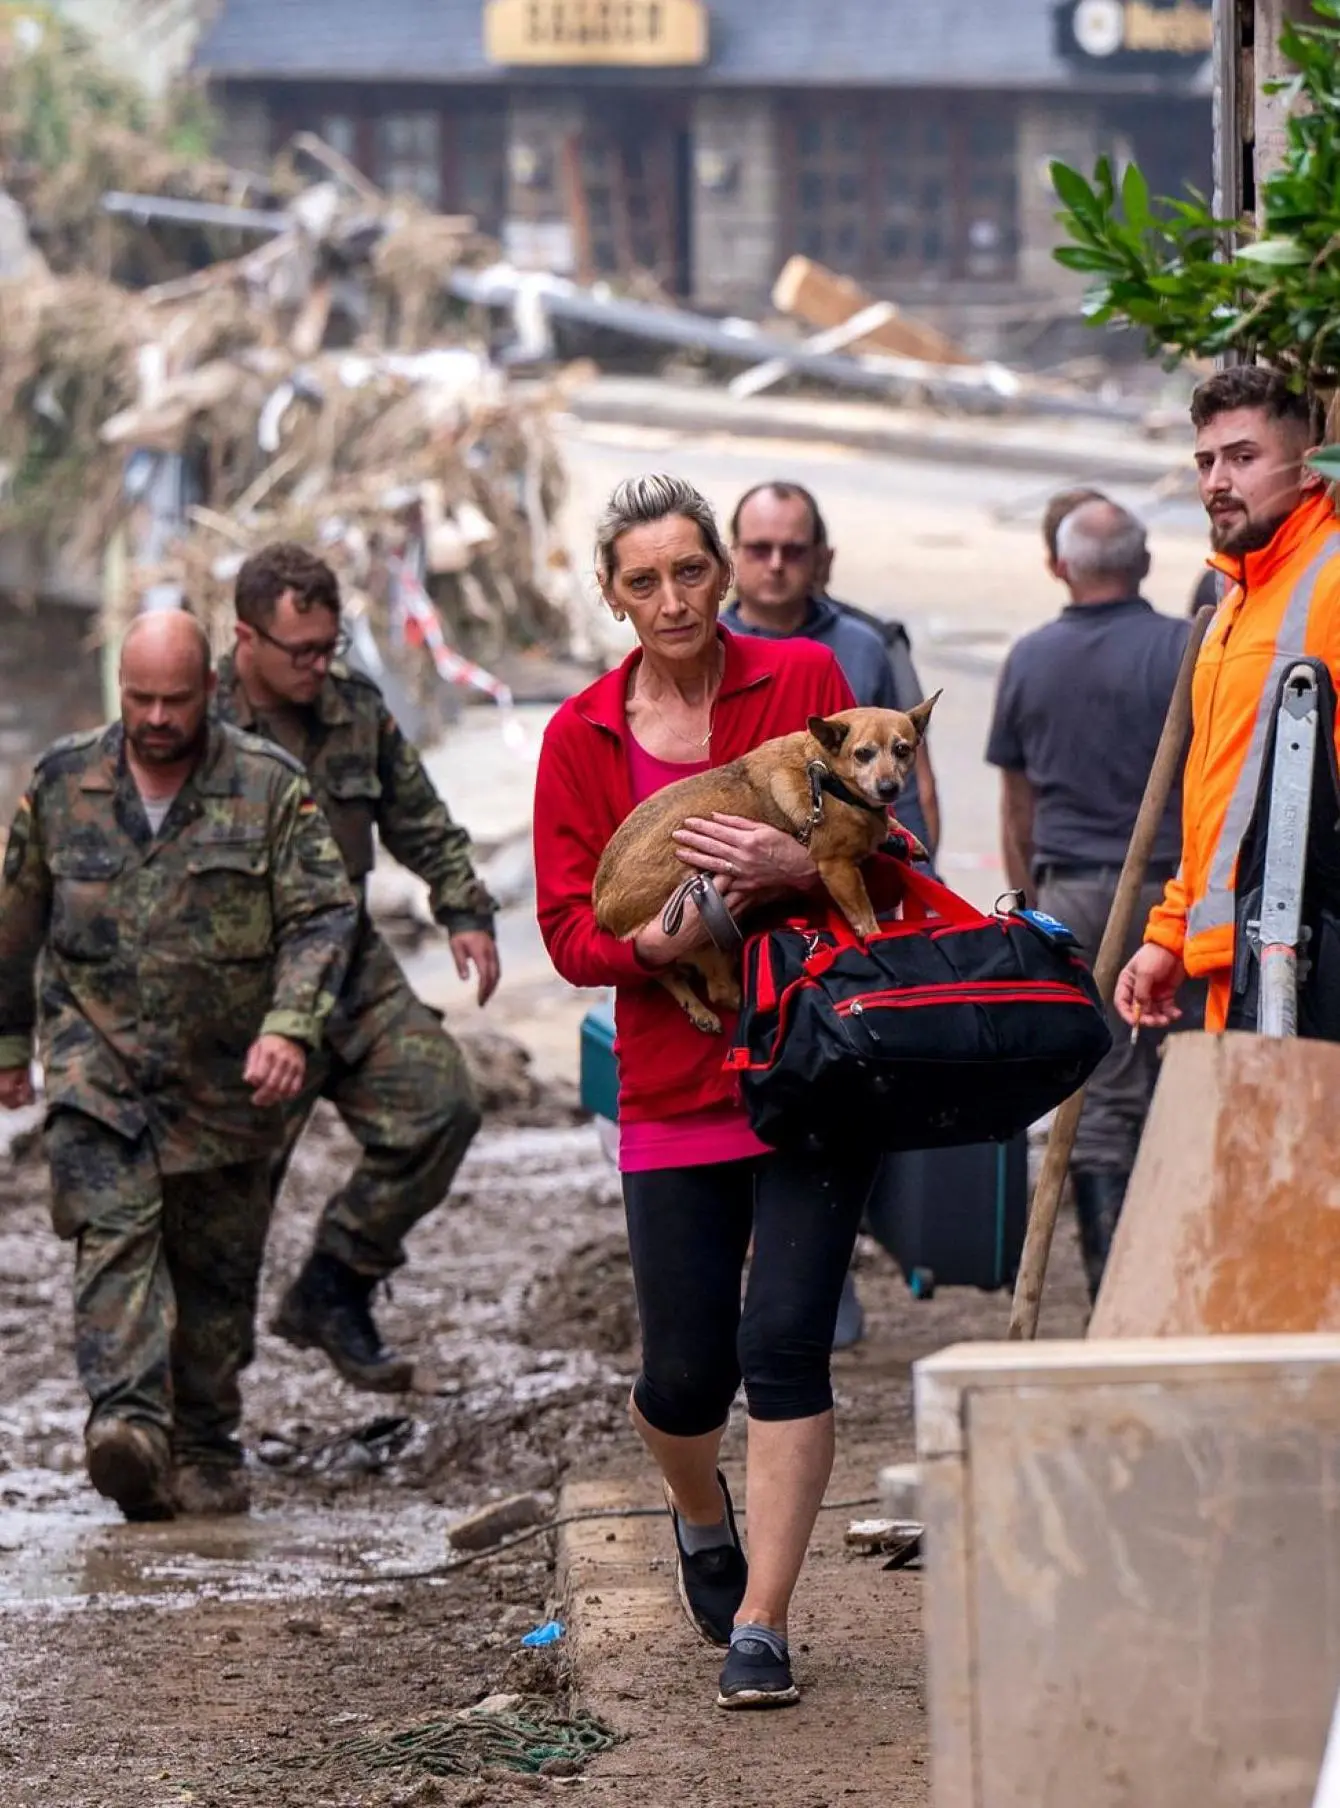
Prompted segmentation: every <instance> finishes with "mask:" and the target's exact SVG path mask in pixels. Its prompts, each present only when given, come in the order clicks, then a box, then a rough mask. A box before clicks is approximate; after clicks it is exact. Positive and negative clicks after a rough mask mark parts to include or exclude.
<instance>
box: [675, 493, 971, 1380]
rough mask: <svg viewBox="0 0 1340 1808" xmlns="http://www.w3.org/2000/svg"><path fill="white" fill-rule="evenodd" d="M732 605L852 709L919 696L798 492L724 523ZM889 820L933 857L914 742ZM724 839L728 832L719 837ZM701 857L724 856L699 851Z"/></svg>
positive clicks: (924, 756) (930, 801)
mask: <svg viewBox="0 0 1340 1808" xmlns="http://www.w3.org/2000/svg"><path fill="white" fill-rule="evenodd" d="M731 555H732V557H733V559H734V561H735V601H734V602H733V603H732V604H731V605H730V607H729V608H728V609H727V610H726V611H725V613H724V614H723V616H722V618H721V619H722V620H723V621H724V622H725V624H726V626H727V627H728V628H730V629H732V630H733V631H734V632H735V633H736V634H756V635H762V636H765V637H767V638H768V639H772V640H790V639H792V638H794V637H797V636H800V637H803V638H804V639H806V640H817V641H819V642H821V643H822V644H823V645H824V646H826V647H827V648H828V650H829V651H830V652H831V653H832V655H833V657H834V658H835V659H836V660H837V662H838V664H839V665H840V666H841V667H842V670H843V674H844V675H845V677H846V680H847V683H848V684H849V685H850V686H851V688H852V691H853V693H854V695H855V697H856V701H857V702H858V703H859V704H861V705H862V707H863V708H866V709H902V710H907V709H911V708H912V707H913V706H914V705H915V704H917V703H920V702H922V701H923V699H924V697H925V692H924V691H923V690H922V688H921V680H920V679H919V678H918V676H917V672H916V667H915V666H914V665H913V664H912V652H911V644H910V642H909V640H908V637H907V633H906V631H905V629H904V628H903V627H902V625H901V623H899V622H894V621H883V620H881V619H880V618H879V617H877V616H871V615H866V614H865V612H864V611H863V610H857V609H853V608H851V607H850V605H848V604H846V603H838V602H834V600H833V599H832V598H831V597H830V596H829V595H828V594H827V589H828V580H829V577H830V575H831V573H832V569H833V549H832V547H831V546H830V545H829V542H828V529H827V527H826V526H825V523H824V518H823V516H822V514H821V513H820V512H819V505H818V503H817V502H816V501H815V499H814V497H813V496H812V495H811V494H810V492H809V491H808V490H806V489H803V488H802V487H801V486H800V484H798V483H780V482H772V483H763V484H759V485H757V486H756V487H755V488H754V489H752V490H748V491H746V493H745V494H744V495H743V496H742V497H741V498H740V501H739V503H738V504H737V506H736V509H735V514H734V516H733V518H732V520H731ZM898 820H899V822H901V823H902V824H903V825H904V827H905V828H908V829H910V830H911V831H912V833H913V834H914V835H916V836H918V837H919V838H920V839H921V840H922V841H923V842H924V843H925V845H926V846H927V848H929V850H930V852H931V854H932V856H934V853H935V849H936V845H937V843H938V842H939V839H940V813H939V807H938V803H937V799H936V794H935V777H934V773H933V772H932V769H931V763H930V754H929V752H928V751H927V748H926V744H925V742H924V741H923V742H922V744H921V747H920V749H919V750H918V753H917V763H916V767H915V768H914V770H913V772H912V774H911V775H910V777H909V779H908V783H907V788H906V790H905V791H904V792H903V794H902V796H901V797H900V798H899V799H898ZM721 833H722V834H723V836H729V834H730V831H729V830H728V829H724V828H723V830H722V831H721ZM702 845H704V846H707V851H709V852H718V851H720V852H724V853H725V855H726V857H727V858H729V856H730V852H731V850H730V849H729V848H728V847H723V848H721V849H717V848H713V847H710V846H708V845H707V844H706V843H704V844H702ZM864 1335H865V1314H864V1312H863V1310H862V1308H861V1302H860V1298H859V1296H858V1295H857V1292H856V1283H855V1280H854V1279H853V1278H852V1276H851V1275H850V1274H849V1275H848V1276H847V1281H846V1285H845V1286H844V1288H843V1290H842V1301H841V1304H840V1305H839V1307H838V1320H837V1329H836V1331H835V1334H834V1338H833V1347H834V1348H835V1349H847V1348H849V1347H850V1346H851V1345H852V1344H855V1343H859V1342H860V1341H861V1338H862V1337H863V1336H864Z"/></svg>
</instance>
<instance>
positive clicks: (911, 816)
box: [721, 483, 940, 855]
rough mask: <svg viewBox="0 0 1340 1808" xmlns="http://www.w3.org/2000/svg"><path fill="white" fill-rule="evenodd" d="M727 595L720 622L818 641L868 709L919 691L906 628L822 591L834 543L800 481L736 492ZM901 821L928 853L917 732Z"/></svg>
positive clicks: (935, 834)
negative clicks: (730, 594)
mask: <svg viewBox="0 0 1340 1808" xmlns="http://www.w3.org/2000/svg"><path fill="white" fill-rule="evenodd" d="M731 542H732V544H731V555H732V557H733V558H734V560H735V599H736V600H735V601H734V602H733V603H732V604H731V605H730V607H729V608H728V609H727V610H726V612H725V614H724V615H723V616H722V618H721V619H722V621H723V622H724V623H725V625H726V626H727V627H728V628H730V629H731V630H732V631H733V632H734V633H736V634H754V635H760V636H762V637H764V638H766V639H769V640H791V639H794V638H796V637H797V636H799V637H802V638H804V639H806V640H817V641H818V642H819V643H820V644H821V645H822V646H825V647H827V648H828V650H829V651H830V652H831V653H832V655H833V657H834V658H835V659H836V660H837V662H838V664H839V665H840V666H841V667H842V671H843V674H844V676H845V677H846V680H847V683H848V684H849V685H850V686H851V688H852V691H853V693H854V695H855V697H856V701H857V702H858V703H859V704H861V705H862V707H863V708H866V709H901V710H908V709H911V708H913V707H914V705H916V704H918V703H921V702H922V701H924V699H925V695H926V693H925V692H924V691H923V690H922V688H921V680H920V679H919V678H918V677H917V672H916V667H915V666H914V665H913V664H912V651H911V646H910V643H909V641H908V638H907V634H906V633H905V631H904V630H903V628H902V626H901V624H900V623H898V622H893V621H890V622H883V621H880V620H879V619H878V618H877V617H874V616H868V615H866V614H865V612H864V611H863V610H856V609H852V608H851V607H850V606H849V605H848V604H846V603H838V602H834V601H833V599H832V598H831V597H830V596H829V595H828V594H827V589H826V587H827V583H828V577H829V574H830V572H831V571H832V567H833V549H832V547H831V546H830V545H829V543H828V529H827V527H826V526H825V525H824V518H823V516H822V515H821V514H820V512H819V505H818V503H817V502H816V501H815V499H814V497H813V496H811V495H810V493H809V491H808V490H805V489H802V488H801V486H800V485H799V484H798V483H763V484H759V485H758V486H757V487H756V488H755V489H752V490H749V491H748V492H747V493H746V494H745V495H744V496H742V497H741V499H740V502H739V504H738V505H737V507H736V510H735V514H734V517H733V519H732V521H731ZM897 816H898V820H899V822H901V823H902V824H903V826H904V827H905V828H907V829H910V830H911V831H912V833H913V834H914V835H916V836H917V837H919V839H920V840H921V841H923V842H924V843H925V844H926V846H927V848H928V849H929V850H930V852H931V853H932V855H933V854H934V853H935V849H936V846H937V844H938V842H939V839H940V815H939V807H938V801H937V798H936V792H935V776H934V773H933V771H932V768H931V763H930V754H929V752H928V750H927V747H926V744H925V742H924V741H923V742H922V745H921V747H920V749H919V751H918V755H917V764H916V768H915V770H914V771H913V773H912V776H911V778H910V779H909V781H908V785H907V789H906V790H905V791H904V792H903V794H902V796H901V797H900V798H899V799H898V807H897Z"/></svg>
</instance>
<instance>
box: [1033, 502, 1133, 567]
mask: <svg viewBox="0 0 1340 1808" xmlns="http://www.w3.org/2000/svg"><path fill="white" fill-rule="evenodd" d="M1056 558H1057V563H1058V564H1061V565H1064V566H1065V567H1066V570H1067V572H1068V574H1069V575H1070V576H1071V577H1075V578H1079V579H1080V580H1082V581H1083V580H1088V581H1092V580H1094V579H1100V578H1125V579H1127V580H1129V581H1130V582H1131V587H1132V588H1135V586H1136V585H1138V584H1139V583H1141V581H1142V580H1143V579H1144V577H1145V574H1146V573H1147V572H1148V570H1149V547H1148V543H1147V540H1146V536H1145V524H1144V522H1143V521H1141V520H1140V518H1139V517H1138V516H1137V515H1133V514H1132V513H1131V512H1130V510H1129V509H1124V508H1122V507H1121V506H1120V504H1119V503H1116V502H1106V501H1104V502H1081V503H1080V504H1079V506H1078V507H1077V508H1073V509H1071V511H1070V513H1069V514H1068V515H1067V516H1066V518H1065V520H1064V521H1062V523H1061V525H1060V527H1059V528H1058V529H1057V534H1056Z"/></svg>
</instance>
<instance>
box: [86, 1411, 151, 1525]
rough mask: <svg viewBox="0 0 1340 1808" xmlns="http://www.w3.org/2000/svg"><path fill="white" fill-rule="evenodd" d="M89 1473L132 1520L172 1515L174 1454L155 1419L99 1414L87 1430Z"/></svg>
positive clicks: (105, 1495) (109, 1498)
mask: <svg viewBox="0 0 1340 1808" xmlns="http://www.w3.org/2000/svg"><path fill="white" fill-rule="evenodd" d="M84 1458H85V1462H86V1464H87V1467H88V1479H89V1480H90V1481H91V1482H92V1484H93V1486H94V1487H95V1488H96V1489H97V1491H98V1493H99V1494H101V1495H103V1496H104V1497H105V1498H106V1499H107V1500H114V1501H115V1502H116V1504H117V1506H118V1507H120V1509H121V1511H122V1513H123V1514H124V1515H125V1517H126V1518H127V1519H129V1520H131V1521H132V1522H140V1521H143V1520H154V1519H171V1518H172V1516H173V1504H172V1495H171V1485H172V1456H171V1453H170V1451H169V1450H168V1441H167V1439H166V1438H165V1437H164V1436H163V1433H162V1432H161V1431H159V1430H158V1428H157V1427H156V1426H154V1425H141V1424H139V1423H138V1422H137V1421H135V1420H132V1419H112V1418H108V1419H95V1420H94V1421H93V1423H92V1424H91V1425H90V1426H89V1428H88V1430H87V1431H86V1432H85V1434H84Z"/></svg>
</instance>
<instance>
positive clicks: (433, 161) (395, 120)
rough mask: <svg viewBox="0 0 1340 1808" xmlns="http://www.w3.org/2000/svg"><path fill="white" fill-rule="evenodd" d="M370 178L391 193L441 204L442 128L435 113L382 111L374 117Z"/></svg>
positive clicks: (434, 204)
mask: <svg viewBox="0 0 1340 1808" xmlns="http://www.w3.org/2000/svg"><path fill="white" fill-rule="evenodd" d="M373 178H374V180H375V181H377V182H378V183H380V185H381V186H382V187H383V188H384V189H387V190H388V191H389V192H390V193H391V194H402V195H403V194H409V195H417V196H418V197H419V199H420V200H421V201H422V202H423V203H424V204H425V205H426V206H428V207H441V205H442V130H441V119H440V116H439V115H438V114H437V113H428V112H423V113H391V112H388V113H383V114H382V115H381V117H380V118H379V119H378V121H377V168H376V170H375V171H374V172H373Z"/></svg>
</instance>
